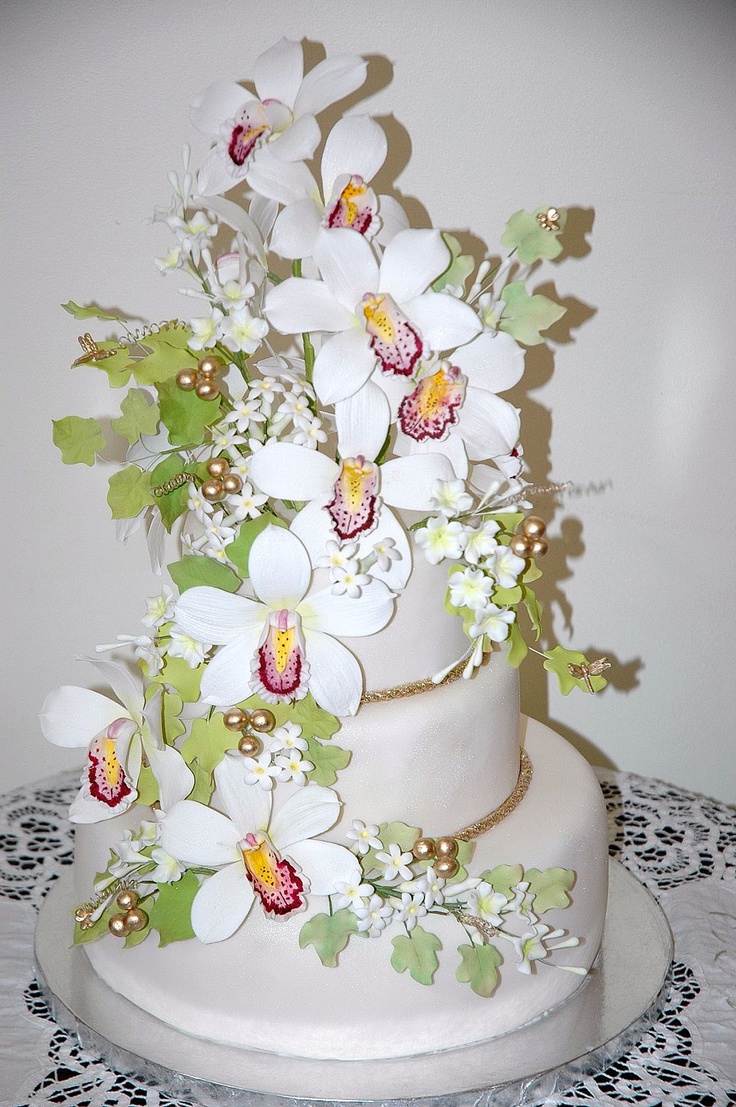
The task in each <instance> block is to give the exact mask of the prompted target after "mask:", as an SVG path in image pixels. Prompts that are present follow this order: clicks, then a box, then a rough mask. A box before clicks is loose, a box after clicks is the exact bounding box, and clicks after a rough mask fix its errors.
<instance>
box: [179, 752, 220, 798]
mask: <svg viewBox="0 0 736 1107" xmlns="http://www.w3.org/2000/svg"><path fill="white" fill-rule="evenodd" d="M189 768H190V769H191V770H192V772H193V773H194V787H193V788H192V790H191V792H190V793H189V795H188V796H187V797H186V799H190V800H193V801H194V802H195V803H203V804H205V806H208V805H209V802H210V799H211V797H212V793H213V792H214V790H215V784H214V781H213V779H212V773H208V772H205V770H204V769H203V768H202V767H201V766H200V764H199V762H198V761H193V762H192V764H191V765H190V766H189Z"/></svg>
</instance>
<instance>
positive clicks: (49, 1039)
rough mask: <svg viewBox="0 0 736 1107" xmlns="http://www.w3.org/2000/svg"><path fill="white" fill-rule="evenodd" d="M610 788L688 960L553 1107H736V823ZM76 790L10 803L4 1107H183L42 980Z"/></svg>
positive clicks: (3, 948)
mask: <svg viewBox="0 0 736 1107" xmlns="http://www.w3.org/2000/svg"><path fill="white" fill-rule="evenodd" d="M599 776H600V779H601V786H602V788H603V791H604V794H605V797H606V802H607V807H608V818H609V830H610V835H609V837H610V852H611V856H613V857H615V858H616V859H617V860H619V861H621V862H622V863H623V864H624V865H625V866H626V867H627V868H628V869H629V870H630V871H631V872H632V873H633V874H634V875H635V876H636V877H637V878H638V879H639V880H640V881H641V882H642V883H643V884H644V885H645V886H646V887H647V888H648V889H649V891H650V892H651V893H652V894H653V895H654V896H655V898H656V899H657V900H658V901H659V903H660V905H661V906H662V908H663V909H664V911H665V914H666V915H667V918H668V920H669V923H670V926H671V928H672V931H673V934H674V937H675V961H674V965H673V969H672V975H671V982H670V984H669V987H668V992H667V997H666V1001H665V1003H664V1008H663V1011H662V1014H661V1016H660V1017H659V1019H658V1020H657V1022H656V1023H655V1024H654V1025H653V1026H652V1028H651V1029H650V1030H649V1031H648V1032H647V1033H646V1034H645V1035H644V1037H643V1038H642V1039H641V1041H639V1042H638V1044H637V1045H636V1046H635V1047H634V1048H632V1049H631V1050H630V1051H629V1052H628V1053H627V1054H626V1055H625V1056H623V1057H621V1058H620V1059H619V1060H618V1061H616V1062H615V1063H614V1064H612V1065H610V1066H609V1067H608V1068H607V1069H606V1070H605V1071H604V1072H601V1073H599V1074H598V1075H596V1076H591V1077H589V1078H588V1079H586V1080H583V1081H580V1082H579V1083H577V1084H575V1085H574V1086H573V1087H571V1088H570V1089H569V1090H568V1091H566V1092H565V1093H564V1094H561V1095H557V1096H555V1098H554V1099H550V1100H548V1101H547V1103H548V1104H549V1107H581V1105H590V1104H601V1105H602V1107H620V1105H621V1104H636V1105H637V1107H658V1105H662V1107H665V1105H666V1107H685V1105H687V1107H734V1105H736V811H735V810H734V809H733V808H732V807H729V806H728V805H726V804H723V803H719V802H717V801H715V800H710V799H706V798H704V797H703V796H698V795H695V794H694V793H691V792H687V791H684V790H683V789H681V788H676V787H673V786H671V785H667V784H663V783H661V782H660V781H656V780H650V779H648V778H644V777H640V776H635V775H633V774H627V773H612V772H603V771H601V772H600V773H599ZM77 787H78V777H77V774H76V773H73V772H72V773H64V774H60V775H58V776H56V777H54V778H52V779H50V780H46V781H43V782H41V783H40V784H36V785H32V786H27V787H24V788H20V789H17V790H16V791H13V792H9V793H7V794H5V795H3V796H0V1107H41V1105H51V1104H54V1105H57V1107H184V1105H183V1104H182V1103H181V1101H177V1100H173V1099H171V1097H170V1096H167V1095H166V1094H165V1093H163V1092H161V1091H160V1090H157V1089H154V1088H147V1087H145V1086H143V1085H141V1084H140V1083H139V1082H138V1081H137V1080H135V1079H133V1078H131V1077H129V1076H126V1075H122V1074H120V1073H116V1072H114V1071H111V1070H110V1069H108V1068H107V1067H106V1065H105V1064H104V1063H102V1062H101V1061H100V1060H99V1058H96V1057H95V1056H93V1055H91V1054H89V1053H87V1052H85V1050H83V1049H82V1048H80V1046H79V1044H78V1043H77V1041H76V1039H75V1038H74V1037H73V1036H72V1035H71V1034H69V1033H67V1032H66V1031H64V1030H62V1029H61V1028H60V1027H58V1026H56V1024H55V1023H54V1022H53V1021H52V1020H51V1017H50V1013H49V1010H48V1007H47V1005H46V1003H45V1002H44V999H43V997H42V995H41V993H40V991H39V988H38V986H37V984H36V983H35V981H34V975H33V971H34V970H33V931H34V926H35V915H36V911H37V910H38V907H39V904H40V902H41V900H42V899H43V897H44V895H45V894H46V892H47V891H48V889H49V887H50V885H51V884H52V883H53V881H54V880H55V879H56V877H57V876H58V875H59V873H60V871H61V869H62V868H63V866H65V865H70V864H71V862H72V850H73V843H72V831H71V828H70V826H69V824H68V823H67V821H66V813H67V809H68V805H69V802H70V800H71V797H72V796H73V795H74V793H75V791H76V789H77ZM634 940H635V934H634V933H632V941H634ZM295 1107H301V1105H299V1104H296V1103H295Z"/></svg>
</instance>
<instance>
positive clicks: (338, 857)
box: [289, 841, 355, 896]
mask: <svg viewBox="0 0 736 1107" xmlns="http://www.w3.org/2000/svg"><path fill="white" fill-rule="evenodd" d="M289 858H290V860H291V861H295V862H296V864H297V865H298V866H299V867H300V869H301V870H302V872H303V873H304V875H305V876H306V877H307V879H308V881H309V891H310V892H311V893H312V895H314V896H331V895H332V894H333V892H335V891H336V890H337V889H336V885H337V884H340V883H345V884H349V883H350V878H351V876H352V875H353V873H354V872H355V854H354V853H351V852H350V850H349V849H345V846H338V845H336V844H335V843H334V842H311V841H310V842H295V843H294V845H293V846H291V847H290V849H289Z"/></svg>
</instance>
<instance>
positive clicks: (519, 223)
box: [501, 208, 565, 265]
mask: <svg viewBox="0 0 736 1107" xmlns="http://www.w3.org/2000/svg"><path fill="white" fill-rule="evenodd" d="M547 210H548V209H547V208H537V210H536V211H534V212H530V211H517V212H515V213H514V214H513V215H512V216H511V218H510V219H509V221H508V223H507V224H506V229H505V231H504V232H503V235H502V236H501V245H502V246H504V247H506V249H508V250H515V251H516V256H517V258H518V259H519V261H521V262H523V264H524V265H532V264H533V263H534V262H535V261H539V260H540V259H541V258H548V259H551V258H556V257H557V256H558V255H559V254H560V253H561V252H562V243H561V242H560V240H559V235H560V233H561V232H562V230H563V229H564V226H565V212H564V211H560V213H559V223H560V230H559V231H551V230H547V229H546V228H545V227H541V226H540V225H539V223H538V222H537V216H538V215H542V214H543V213H544V212H545V211H547Z"/></svg>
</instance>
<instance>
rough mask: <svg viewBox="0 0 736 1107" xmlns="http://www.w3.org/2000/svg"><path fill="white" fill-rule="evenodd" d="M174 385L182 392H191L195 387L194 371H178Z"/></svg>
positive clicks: (195, 372)
mask: <svg viewBox="0 0 736 1107" xmlns="http://www.w3.org/2000/svg"><path fill="white" fill-rule="evenodd" d="M176 384H177V387H178V388H180V389H181V390H182V392H193V391H194V389H195V388H196V386H197V371H196V369H180V370H179V372H178V373H177V374H176Z"/></svg>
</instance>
